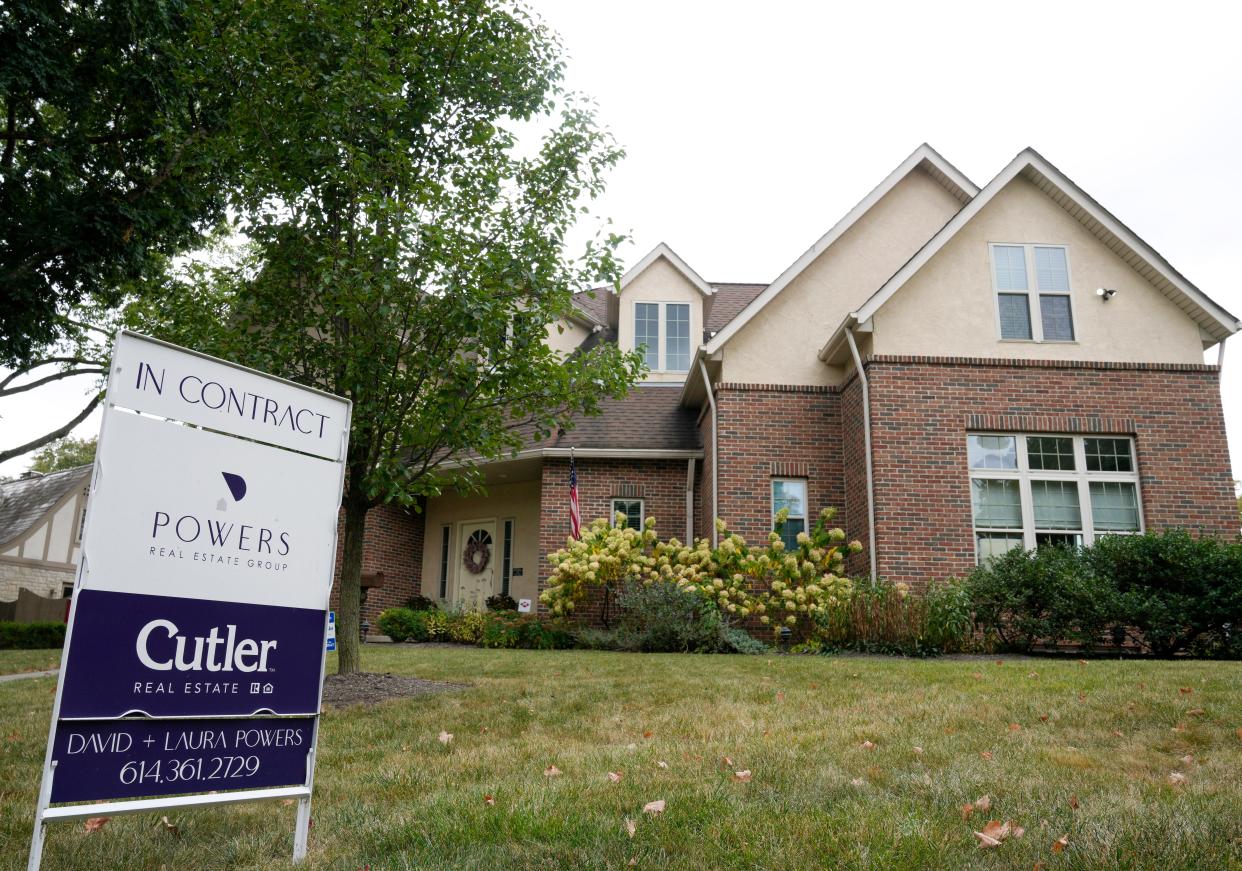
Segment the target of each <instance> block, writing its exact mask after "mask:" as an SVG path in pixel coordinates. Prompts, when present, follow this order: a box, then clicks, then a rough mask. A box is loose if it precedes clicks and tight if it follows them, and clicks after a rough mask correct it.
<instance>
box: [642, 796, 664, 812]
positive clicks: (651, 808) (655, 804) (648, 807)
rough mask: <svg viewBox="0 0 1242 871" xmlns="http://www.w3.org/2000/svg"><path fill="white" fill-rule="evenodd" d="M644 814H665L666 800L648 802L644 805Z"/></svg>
mask: <svg viewBox="0 0 1242 871" xmlns="http://www.w3.org/2000/svg"><path fill="white" fill-rule="evenodd" d="M643 813H645V814H652V815H654V814H662V813H664V799H662V798H661V799H658V800H656V801H649V802H647V803H646V804H645V805H643Z"/></svg>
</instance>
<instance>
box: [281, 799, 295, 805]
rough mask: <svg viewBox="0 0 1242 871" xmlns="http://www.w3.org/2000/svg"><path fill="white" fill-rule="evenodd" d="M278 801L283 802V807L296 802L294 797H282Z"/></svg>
mask: <svg viewBox="0 0 1242 871" xmlns="http://www.w3.org/2000/svg"><path fill="white" fill-rule="evenodd" d="M280 803H281V804H283V805H284V806H285V807H288V806H289V805H291V804H296V803H297V799H296V798H282V799H281V800H280Z"/></svg>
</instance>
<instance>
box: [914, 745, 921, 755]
mask: <svg viewBox="0 0 1242 871" xmlns="http://www.w3.org/2000/svg"><path fill="white" fill-rule="evenodd" d="M914 752H915V754H916V755H918V756H922V755H923V748H922V747H915V748H914Z"/></svg>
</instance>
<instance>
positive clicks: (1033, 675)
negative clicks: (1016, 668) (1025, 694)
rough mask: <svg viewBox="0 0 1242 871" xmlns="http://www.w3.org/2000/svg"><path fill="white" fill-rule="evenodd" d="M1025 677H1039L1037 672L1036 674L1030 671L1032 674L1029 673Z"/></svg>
mask: <svg viewBox="0 0 1242 871" xmlns="http://www.w3.org/2000/svg"><path fill="white" fill-rule="evenodd" d="M1027 677H1030V678H1036V677H1039V672H1037V671H1032V672H1030V673H1029V674H1027Z"/></svg>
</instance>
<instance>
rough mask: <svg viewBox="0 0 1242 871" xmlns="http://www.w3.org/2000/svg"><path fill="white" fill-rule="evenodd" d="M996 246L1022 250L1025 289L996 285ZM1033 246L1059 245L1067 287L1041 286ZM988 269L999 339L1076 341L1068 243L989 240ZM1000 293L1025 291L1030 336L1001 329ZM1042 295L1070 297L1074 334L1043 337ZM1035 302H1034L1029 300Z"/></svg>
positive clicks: (1052, 246)
mask: <svg viewBox="0 0 1242 871" xmlns="http://www.w3.org/2000/svg"><path fill="white" fill-rule="evenodd" d="M997 248H1021V249H1022V253H1023V262H1024V263H1025V264H1026V290H1024V291H1023V290H1001V289H1000V288H999V287H997V286H996V249H997ZM1036 248H1060V249H1061V250H1062V251H1064V252H1065V280H1066V283H1067V284H1068V285H1069V288H1070V289H1069V290H1068V291H1065V290H1040V289H1039V276H1038V274H1037V273H1036V271H1035V249H1036ZM988 272H989V273H990V276H991V278H990V280H991V282H992V316H993V318H994V319H995V322H996V336H997V338H998V339H1000V341H1002V342H1038V343H1040V344H1049V345H1074V344H1077V343H1078V312H1077V311H1075V309H1074V271H1073V268H1072V267H1071V266H1070V256H1069V246H1068V245H1063V244H1058V243H1055V242H989V243H988ZM1002 295H1024V296H1026V307H1027V312H1028V313H1029V315H1030V318H1031V338H1029V339H1007V338H1005V334H1004V331H1003V330H1002V329H1001V318H1000V298H1001V296H1002ZM1041 296H1063V297H1066V298H1067V299H1068V300H1069V308H1070V324H1071V325H1072V326H1073V328H1074V337H1073V338H1072V339H1045V338H1044V314H1043V310H1042V308H1041V306H1040V297H1041ZM1032 302H1034V303H1035V304H1034V305H1031V303H1032ZM972 435H984V433H972Z"/></svg>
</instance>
